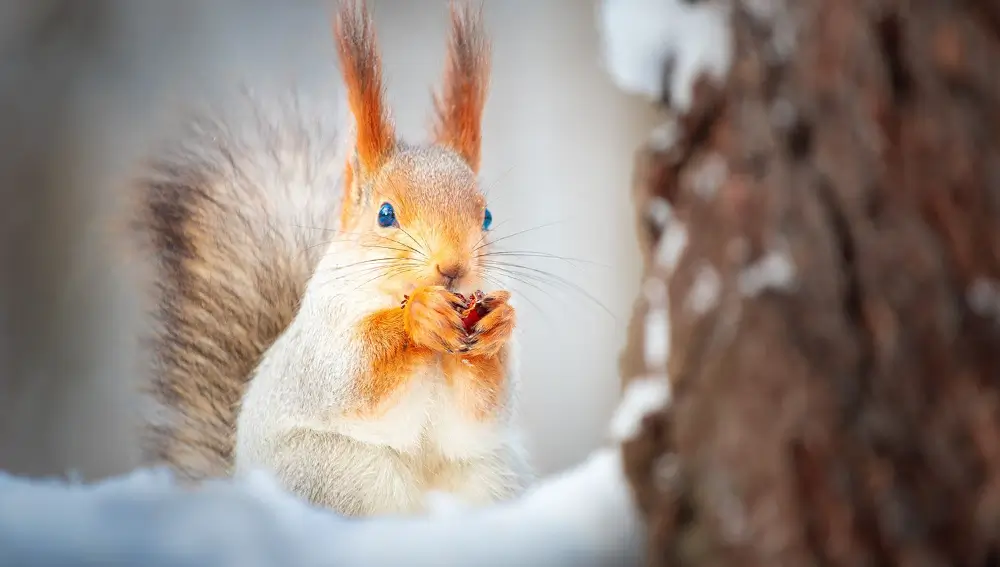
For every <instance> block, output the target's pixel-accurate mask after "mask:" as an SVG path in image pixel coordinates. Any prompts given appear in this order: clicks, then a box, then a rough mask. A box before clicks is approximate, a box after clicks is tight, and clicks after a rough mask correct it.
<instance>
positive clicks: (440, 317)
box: [403, 286, 467, 353]
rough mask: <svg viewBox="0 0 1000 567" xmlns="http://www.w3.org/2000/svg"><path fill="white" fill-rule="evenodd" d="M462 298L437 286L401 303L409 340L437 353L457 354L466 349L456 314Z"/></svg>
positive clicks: (464, 335) (425, 288) (421, 290)
mask: <svg viewBox="0 0 1000 567" xmlns="http://www.w3.org/2000/svg"><path fill="white" fill-rule="evenodd" d="M463 305H464V302H463V301H462V298H460V297H459V296H458V295H456V294H454V293H451V292H450V291H448V290H447V289H445V288H443V287H440V286H431V287H424V288H420V289H418V290H416V291H415V292H413V294H411V295H409V296H407V297H406V299H405V300H404V301H403V313H404V315H403V324H404V325H405V327H406V334H407V335H409V337H410V339H411V340H412V341H413V342H414V343H416V344H418V345H420V346H423V347H426V348H429V349H431V350H435V351H439V352H449V353H451V352H458V351H459V350H461V349H462V348H464V347H465V345H466V340H467V339H466V332H465V326H464V325H463V324H462V317H461V315H459V312H458V310H459V309H460V308H461V307H462V306H463Z"/></svg>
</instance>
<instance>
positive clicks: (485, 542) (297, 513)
mask: <svg viewBox="0 0 1000 567" xmlns="http://www.w3.org/2000/svg"><path fill="white" fill-rule="evenodd" d="M639 525H640V523H639V520H638V517H637V516H636V511H635V508H634V505H633V502H632V499H631V494H630V492H629V490H628V487H627V485H626V483H625V479H624V477H623V473H622V471H621V455H620V453H619V451H617V450H613V449H605V450H602V451H600V452H597V453H595V454H594V455H593V456H591V458H589V459H588V460H587V461H586V462H584V463H583V464H581V465H579V466H577V467H576V468H574V469H571V470H569V471H567V472H565V473H563V474H561V475H557V476H554V477H551V478H549V479H546V480H543V481H541V482H540V483H539V484H538V485H537V486H536V487H535V488H534V489H533V490H531V491H530V492H529V493H527V494H526V495H525V496H524V497H522V498H521V499H519V500H517V501H516V502H511V503H508V504H503V505H498V506H494V507H490V508H483V509H478V510H471V509H451V510H449V511H448V513H447V514H439V515H434V516H430V517H423V518H408V519H404V518H384V519H365V520H359V519H346V518H342V517H339V516H336V515H334V514H331V513H329V512H326V511H323V510H319V509H316V508H313V507H310V506H308V505H307V504H305V503H304V502H302V501H300V500H298V499H296V498H294V497H292V496H290V495H288V494H287V493H285V492H284V491H282V490H281V489H280V488H279V487H278V486H277V485H276V484H275V483H274V482H272V480H271V479H270V478H269V477H267V476H265V475H257V476H251V477H248V478H246V479H243V480H232V481H218V482H215V483H211V484H208V485H205V486H204V487H202V488H200V489H197V490H185V489H183V488H181V487H179V486H177V485H176V484H174V482H173V480H172V478H171V476H170V475H169V474H167V473H165V472H163V471H150V470H146V471H138V472H135V473H133V474H131V475H127V476H123V477H119V478H115V479H111V480H108V481H104V482H101V483H96V484H92V485H80V484H70V483H65V482H61V481H39V480H28V479H22V478H15V477H11V476H0V565H18V566H23V567H29V566H33V565H60V566H63V567H73V566H83V565H102V566H107V567H111V566H116V565H137V566H143V567H168V566H170V567H180V566H183V567H202V566H204V567H209V566H211V567H227V566H234V567H235V566H239V567H248V566H261V567H264V566H270V565H274V566H276V567H296V566H300V565H301V566H305V565H336V566H338V567H352V566H359V567H360V566H364V567H380V566H387V567H388V566H397V565H406V566H408V567H417V566H421V565H427V566H435V567H447V566H463V567H467V566H473V565H475V566H490V565H496V566H498V567H499V566H505V567H506V566H511V565H517V566H524V567H528V566H532V565H538V566H547V567H548V566H552V567H558V566H560V565H566V566H567V567H569V566H572V567H586V566H605V565H606V566H612V565H614V566H619V565H621V566H627V565H638V564H639V563H640V557H639V556H638V553H639V550H641V549H642V548H643V545H642V540H641V535H640V532H641V530H640V529H639Z"/></svg>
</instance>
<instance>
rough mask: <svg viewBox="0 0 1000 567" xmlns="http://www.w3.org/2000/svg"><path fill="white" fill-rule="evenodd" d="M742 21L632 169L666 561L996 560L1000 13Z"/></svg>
mask: <svg viewBox="0 0 1000 567" xmlns="http://www.w3.org/2000/svg"><path fill="white" fill-rule="evenodd" d="M736 4H737V6H736V9H735V10H734V12H733V14H732V24H733V33H734V38H735V45H736V48H735V51H734V58H733V60H732V66H731V68H730V72H729V75H728V77H727V78H726V80H725V81H724V82H722V83H720V84H719V85H718V86H713V84H712V83H711V82H710V81H707V80H702V81H700V82H699V83H698V87H697V88H696V89H695V98H694V101H695V102H694V104H693V105H692V106H691V108H690V109H689V110H688V111H687V112H685V113H684V114H683V115H681V116H679V120H678V124H677V126H678V132H679V135H680V136H679V139H678V141H677V143H676V144H674V145H672V146H671V147H669V148H666V149H664V148H663V147H660V148H654V147H652V146H651V147H649V148H647V149H645V150H644V151H643V152H642V156H641V157H640V159H639V168H638V172H637V176H636V182H637V191H636V205H637V207H638V210H639V212H640V218H641V219H643V222H642V223H641V228H640V230H641V231H642V232H643V235H642V238H640V242H641V243H642V244H643V245H644V246H645V247H646V250H645V252H646V257H647V259H648V263H647V272H648V276H649V282H648V284H647V286H646V290H647V293H646V294H645V297H644V298H642V299H641V300H640V302H639V304H638V306H637V315H636V316H637V317H647V316H649V315H648V314H647V312H649V311H651V310H652V311H654V312H655V311H656V310H657V309H660V308H662V307H664V306H666V305H669V306H670V310H669V324H670V329H671V332H670V333H669V339H667V340H668V342H669V347H670V349H669V352H670V357H669V363H668V366H667V368H666V370H667V371H668V375H669V376H670V377H671V384H672V388H673V392H672V403H671V405H670V406H669V407H668V408H667V409H666V410H664V411H663V412H660V413H658V414H655V415H652V416H649V417H647V418H646V420H645V421H644V423H643V428H642V432H641V434H640V435H639V436H638V437H637V438H634V439H633V440H632V441H630V442H628V443H627V444H626V448H625V459H626V468H627V472H628V475H629V478H630V481H631V482H632V484H633V488H634V490H635V491H636V494H637V495H638V498H639V501H640V504H641V507H642V509H643V511H644V513H645V514H646V515H647V517H648V519H649V530H650V532H651V537H650V542H651V543H650V545H651V550H650V551H651V562H652V564H655V565H709V564H711V565H724V564H731V565H741V566H751V565H768V566H774V565H788V564H797V565H845V566H855V565H889V564H892V565H943V564H957V565H995V564H997V562H998V561H1000V474H998V473H1000V439H998V437H1000V406H998V404H1000V397H998V396H1000V155H998V151H1000V116H998V114H1000V73H998V70H1000V57H998V55H1000V51H998V46H1000V2H996V1H994V0H981V1H978V2H977V1H972V0H969V1H950V2H946V1H943V0H938V1H931V0H925V1H922V2H904V1H902V0H882V1H878V0H775V1H773V2H770V3H768V2H761V1H753V2H751V1H750V0H746V1H745V2H743V3H742V4H741V3H739V2H737V3H736ZM667 203H669V209H668V208H667ZM667 210H669V211H670V214H669V215H666V214H664V211H667ZM664 219H666V222H665V223H664V222H663V220H664ZM658 280H661V281H663V282H664V283H665V284H666V288H665V290H666V293H665V295H664V294H662V293H659V292H658V291H657V285H656V283H655V282H656V281H658ZM650 305H652V307H650ZM637 320H638V319H637ZM643 334H644V333H643V326H642V325H639V324H633V326H632V333H631V344H630V346H629V348H628V351H627V352H628V353H631V354H627V355H626V356H625V361H623V368H624V370H625V371H626V372H627V373H629V374H635V375H639V374H643V373H645V372H648V371H650V370H651V369H650V368H645V367H643V365H642V364H639V363H637V362H636V361H637V360H638V359H639V357H638V356H637V355H636V354H635V353H636V352H637V351H638V350H639V345H640V344H641V343H642V342H643V341H644V340H656V337H651V336H647V337H645V338H644V337H643Z"/></svg>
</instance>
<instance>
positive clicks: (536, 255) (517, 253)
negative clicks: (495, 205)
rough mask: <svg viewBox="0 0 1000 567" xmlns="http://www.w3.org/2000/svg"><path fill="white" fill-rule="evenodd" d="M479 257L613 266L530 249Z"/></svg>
mask: <svg viewBox="0 0 1000 567" xmlns="http://www.w3.org/2000/svg"><path fill="white" fill-rule="evenodd" d="M476 256H477V257H478V258H487V257H490V256H514V257H521V256H523V257H526V258H546V259H552V260H562V261H563V262H567V263H570V264H573V263H581V264H592V265H595V266H601V267H604V268H610V267H611V266H609V265H607V264H603V263H601V262H595V261H593V260H586V259H584V258H573V257H571V256H559V255H557V254H549V253H548V252H535V251H530V250H525V251H519V250H498V251H496V252H484V253H482V254H477V255H476Z"/></svg>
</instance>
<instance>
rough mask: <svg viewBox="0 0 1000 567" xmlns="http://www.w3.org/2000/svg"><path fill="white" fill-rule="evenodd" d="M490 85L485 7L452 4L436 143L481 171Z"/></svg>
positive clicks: (436, 97) (438, 99)
mask: <svg viewBox="0 0 1000 567" xmlns="http://www.w3.org/2000/svg"><path fill="white" fill-rule="evenodd" d="M489 83H490V43H489V40H488V38H487V37H486V34H485V32H484V30H483V18H482V6H480V7H479V8H478V9H476V10H473V9H472V8H471V7H470V6H469V4H468V3H467V2H465V1H455V0H453V1H452V3H451V39H450V41H449V44H448V56H447V63H446V66H445V74H444V84H443V87H442V89H441V91H440V92H439V93H436V94H435V95H434V108H435V111H436V120H435V125H434V138H435V141H436V142H437V143H439V144H441V145H443V146H447V147H449V148H451V149H453V150H455V151H456V152H458V153H459V154H460V155H461V156H462V157H463V158H464V159H465V161H466V162H468V164H469V166H470V167H471V168H472V169H473V170H474V171H479V164H480V150H481V145H482V120H483V107H484V106H485V104H486V97H487V94H488V92H489Z"/></svg>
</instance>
